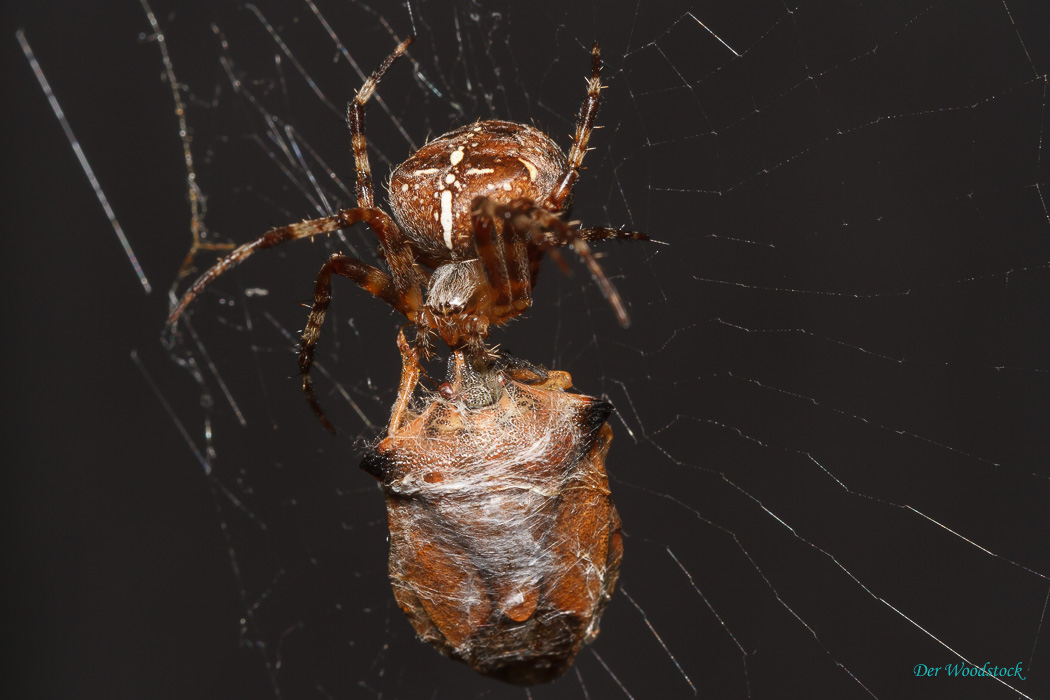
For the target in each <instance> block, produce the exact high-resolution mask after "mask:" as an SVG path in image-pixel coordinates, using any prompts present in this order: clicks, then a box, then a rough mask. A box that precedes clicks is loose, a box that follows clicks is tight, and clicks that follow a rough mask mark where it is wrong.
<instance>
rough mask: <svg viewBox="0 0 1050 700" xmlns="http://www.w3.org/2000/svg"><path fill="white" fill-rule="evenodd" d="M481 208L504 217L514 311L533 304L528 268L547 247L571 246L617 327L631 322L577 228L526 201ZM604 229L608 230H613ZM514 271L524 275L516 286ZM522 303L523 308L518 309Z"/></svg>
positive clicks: (617, 295) (495, 204)
mask: <svg viewBox="0 0 1050 700" xmlns="http://www.w3.org/2000/svg"><path fill="white" fill-rule="evenodd" d="M480 206H482V207H485V208H487V209H488V210H489V211H491V212H492V213H493V216H494V217H495V216H501V217H503V219H504V230H503V235H504V239H505V240H508V241H514V243H515V247H514V249H513V253H512V254H509V255H508V256H507V269H508V271H509V272H511V291H512V296H513V297H514V300H513V304H514V306H515V308H518V309H519V311H523V310H524V309H526V308H528V306H529V305H530V304H531V303H532V282H531V273H530V269H531V267H532V266H536V265H539V262H540V259H541V258H542V257H543V253H544V252H545V251H546V250H548V249H550V248H555V247H559V246H572V248H573V250H575V251H576V254H577V255H579V256H580V259H581V260H583V263H584V264H585V265H586V266H587V269H588V270H590V273H591V277H593V278H594V281H595V282H597V284H598V288H599V289H601V292H602V295H603V296H604V297H605V298H606V300H607V301H608V302H609V304H610V305H611V306H612V307H613V311H614V312H615V313H616V319H617V320H618V321H619V322H620V325H621V326H623V327H624V328H626V327H628V326H629V325H630V323H631V320H630V317H629V316H628V315H627V309H626V308H624V305H623V300H622V299H621V298H620V294H619V292H617V291H616V287H614V286H613V284H612V282H610V281H609V278H608V277H606V276H605V273H604V272H603V271H602V266H601V265H599V264H598V260H597V258H595V257H594V253H592V252H591V248H590V246H589V245H587V241H586V240H584V238H583V236H582V235H581V233H580V231H579V229H576V228H574V227H572V226H570V225H569V224H567V223H565V222H564V221H562V220H561V219H559V218H558V216H557V215H556V214H553V213H551V212H550V211H548V210H547V209H545V208H543V207H539V206H536V204H535V203H534V202H531V201H529V200H527V199H515V200H514V201H513V202H511V203H510V204H506V205H503V204H497V203H495V202H490V203H484V202H482V203H480ZM592 230H597V229H592ZM606 230H610V231H611V230H612V229H606ZM638 235H641V234H638ZM517 270H520V271H522V272H523V276H522V277H520V278H519V279H518V284H515V276H514V271H517ZM521 304H523V305H522V306H520V308H519V305H521Z"/></svg>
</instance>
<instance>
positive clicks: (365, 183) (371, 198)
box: [346, 36, 416, 207]
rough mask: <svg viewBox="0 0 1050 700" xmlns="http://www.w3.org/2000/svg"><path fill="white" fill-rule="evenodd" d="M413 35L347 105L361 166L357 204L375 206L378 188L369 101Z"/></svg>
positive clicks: (356, 161)
mask: <svg viewBox="0 0 1050 700" xmlns="http://www.w3.org/2000/svg"><path fill="white" fill-rule="evenodd" d="M415 40H416V38H415V37H414V36H410V37H408V38H407V39H405V40H404V41H402V42H401V43H400V44H398V45H397V48H396V49H394V51H393V53H391V54H390V55H389V56H387V57H386V60H384V61H383V62H382V63H381V64H380V65H379V67H378V68H376V69H375V72H374V73H372V75H371V76H369V78H368V80H366V81H365V84H364V85H362V86H361V89H360V90H358V91H357V94H356V95H355V96H354V101H353V102H351V103H350V104H348V105H347V106H346V121H347V123H348V124H349V125H350V143H351V145H352V146H353V147H354V168H355V169H356V170H357V206H359V207H374V206H375V190H374V188H373V187H372V167H371V166H370V165H369V164H368V143H367V142H366V141H365V103H366V102H368V98H370V97H371V96H372V93H373V92H375V89H376V86H377V85H379V81H380V79H381V78H382V77H383V74H384V73H386V71H387V68H389V67H390V66H391V64H392V63H393V62H394V61H396V60H397V59H398V58H399V57H400V56H401V54H403V53H404V52H405V49H407V48H408V46H409V44H411V43H412V42H413V41H415Z"/></svg>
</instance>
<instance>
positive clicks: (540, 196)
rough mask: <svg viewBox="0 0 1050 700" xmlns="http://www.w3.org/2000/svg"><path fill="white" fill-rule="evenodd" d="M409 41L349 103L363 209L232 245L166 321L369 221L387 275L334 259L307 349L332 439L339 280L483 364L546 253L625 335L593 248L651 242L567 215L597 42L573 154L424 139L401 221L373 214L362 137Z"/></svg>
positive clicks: (543, 139)
mask: <svg viewBox="0 0 1050 700" xmlns="http://www.w3.org/2000/svg"><path fill="white" fill-rule="evenodd" d="M413 40H414V37H409V38H407V39H405V40H404V41H402V42H401V43H400V44H399V45H398V46H397V48H396V49H395V50H394V51H393V52H392V53H391V54H390V55H389V56H387V58H386V59H385V60H384V61H383V62H382V64H380V66H379V67H378V68H377V69H376V70H375V72H374V73H372V75H371V76H370V77H369V78H368V80H366V81H365V83H364V85H363V86H362V87H361V89H360V90H359V91H358V92H357V94H356V96H355V97H354V100H353V101H352V102H351V103H350V104H349V106H348V107H347V121H348V122H349V126H350V134H351V142H352V145H353V150H354V164H355V167H356V170H357V183H356V189H357V204H358V206H357V207H355V208H353V209H344V210H342V211H340V212H337V213H335V214H332V215H331V216H325V217H321V218H318V219H312V220H309V221H302V222H300V223H297V224H291V225H288V226H282V227H279V228H275V229H272V230H270V231H269V232H267V233H265V234H263V235H262V236H260V237H259V238H257V239H255V240H254V241H251V242H249V243H246V244H244V245H242V246H240V247H238V248H236V249H235V250H233V251H232V252H231V253H229V254H228V255H227V256H226V257H225V258H223V259H222V260H220V261H219V262H218V263H216V264H215V265H214V266H213V267H212V268H211V269H210V270H208V271H207V272H205V273H204V274H203V275H201V276H200V278H198V279H197V281H196V282H194V283H193V285H192V286H191V287H190V288H189V290H188V291H187V292H186V293H185V295H184V296H183V297H182V299H181V300H180V301H179V303H178V304H177V305H176V306H175V308H174V310H173V311H172V312H171V315H170V316H169V317H168V321H167V326H168V327H169V328H170V327H171V326H173V324H174V323H175V322H176V321H177V320H178V318H179V316H181V315H182V313H183V311H185V309H186V307H187V306H188V305H189V304H190V302H192V301H193V299H194V298H195V297H196V296H197V295H198V294H200V292H201V290H203V289H204V287H206V286H207V285H208V284H209V283H210V282H211V281H212V280H214V279H215V278H216V277H218V276H219V275H221V274H222V273H224V272H226V271H227V270H229V269H230V268H231V267H233V266H235V265H238V264H239V263H241V262H243V261H244V260H245V259H246V258H248V257H249V256H250V255H252V254H253V253H254V252H256V251H257V250H263V249H265V248H271V247H273V246H275V245H278V244H281V243H285V242H287V241H292V240H296V239H300V238H311V237H313V236H317V235H320V234H328V233H332V232H335V231H338V230H340V229H344V228H348V227H350V226H352V225H353V224H356V223H358V222H364V223H366V224H367V225H368V226H369V227H370V228H371V229H372V231H373V232H374V233H375V234H376V236H377V238H378V239H379V249H380V253H381V255H382V257H383V258H384V260H385V262H386V264H387V267H388V268H389V270H390V272H389V274H388V273H386V272H384V271H382V270H380V269H377V268H376V267H373V266H371V265H368V264H366V263H364V262H362V261H360V260H357V259H355V258H353V257H350V256H348V255H344V254H342V253H337V254H335V255H332V256H331V257H330V258H329V259H328V261H327V262H325V264H324V265H323V266H322V267H321V270H320V272H319V273H318V276H317V280H316V283H315V289H314V300H313V307H312V309H311V311H310V316H309V318H308V320H307V324H306V328H305V330H304V331H303V335H302V342H301V345H300V350H299V372H300V375H301V377H302V384H303V391H304V393H305V394H306V397H307V399H308V400H309V402H310V405H311V407H312V408H313V410H314V413H315V414H316V415H317V417H318V418H319V419H320V420H321V422H322V424H324V426H325V428H327V429H328V430H329V431H331V432H333V433H334V432H335V429H334V427H333V426H332V424H331V423H330V422H329V421H328V419H327V418H326V417H325V415H324V412H323V411H322V410H321V407H320V404H319V403H318V401H317V399H316V397H315V396H314V392H313V387H312V383H311V380H310V367H311V365H312V364H313V357H314V348H315V346H316V345H317V340H318V337H319V336H320V332H321V327H322V325H323V324H324V319H325V314H326V312H327V310H328V305H329V303H330V301H331V298H332V292H331V285H332V282H331V279H332V275H333V274H335V275H339V276H341V277H346V278H347V279H350V280H352V281H353V282H355V283H357V284H358V285H359V286H361V287H362V288H364V289H365V290H366V291H368V292H370V293H371V294H373V295H374V296H376V297H378V298H380V299H382V300H383V301H385V302H387V303H388V304H390V305H391V306H392V307H394V308H395V309H397V310H398V311H399V312H401V313H402V314H404V315H405V317H406V318H407V319H408V320H409V321H410V322H411V323H413V324H415V325H416V327H417V329H418V331H419V332H418V334H417V341H416V342H417V344H419V345H420V346H421V347H422V348H423V350H424V354H426V353H427V350H426V349H427V337H428V335H429V334H430V333H436V334H437V335H439V336H440V337H441V338H442V339H443V340H444V341H445V343H446V344H447V345H448V346H449V348H450V349H452V350H459V349H464V350H465V351H466V352H467V353H469V354H470V355H472V356H482V355H490V354H491V353H490V351H488V350H487V349H486V347H485V339H486V338H487V336H488V333H489V330H490V328H492V327H493V326H499V325H502V324H504V323H506V322H508V321H510V320H511V319H513V318H515V317H517V316H518V315H520V314H521V313H523V312H524V311H525V310H526V309H528V308H529V306H531V304H532V288H533V287H534V286H535V285H536V281H537V276H538V273H539V268H540V263H541V262H542V260H543V257H544V254H545V253H546V252H547V251H548V250H551V249H553V248H557V247H559V246H571V247H572V248H573V249H574V250H575V251H576V253H577V254H578V255H579V256H580V258H581V259H582V260H583V262H584V263H585V265H586V266H587V268H588V269H589V270H590V272H591V275H592V277H593V278H594V279H595V281H596V282H597V283H598V285H599V288H600V289H601V291H602V294H603V295H604V296H605V298H606V299H607V300H608V301H609V303H610V304H611V305H612V308H613V310H614V312H615V314H616V317H617V319H618V320H619V322H620V323H621V324H622V325H623V326H625V327H626V326H627V325H628V324H629V320H628V315H627V311H626V309H625V308H624V305H623V302H622V301H621V299H620V296H619V294H618V293H617V292H616V289H615V288H614V287H613V285H612V283H611V282H610V281H609V280H608V278H606V276H605V274H604V273H603V272H602V269H601V266H600V265H599V264H598V261H597V259H596V258H595V256H594V254H593V253H592V252H591V250H590V247H589V246H588V241H600V240H608V239H634V240H650V239H649V237H648V236H646V235H645V234H641V233H636V232H633V231H621V230H616V229H608V228H579V227H578V225H574V224H571V223H566V222H564V221H563V220H562V219H561V218H559V213H561V212H563V211H565V210H566V209H567V208H568V207H569V205H570V204H571V202H572V198H573V190H574V187H575V185H576V181H577V179H578V178H579V171H580V166H581V165H582V163H583V158H584V155H585V154H586V152H587V143H588V141H589V139H590V136H591V132H592V130H593V129H594V120H595V116H596V114H597V111H598V103H599V99H600V93H601V90H602V84H601V69H602V61H601V52H600V51H599V48H598V44H597V43H595V44H594V46H593V48H592V51H591V76H590V78H589V80H588V81H587V94H586V97H585V98H584V101H583V106H582V108H581V110H580V114H579V117H578V119H577V123H576V132H575V134H574V136H573V142H572V148H571V149H570V150H569V155H568V157H567V158H566V156H565V155H564V154H563V152H562V151H561V149H560V148H559V147H558V145H557V144H556V143H554V141H552V140H551V139H550V138H549V137H548V136H547V135H546V134H544V133H542V132H541V131H539V130H537V129H535V128H533V127H531V126H527V125H524V124H517V123H513V122H507V121H498V120H489V121H477V122H475V123H473V124H468V125H467V126H463V127H460V128H459V129H456V130H454V131H451V132H449V133H447V134H444V135H443V136H441V137H439V138H437V139H435V140H433V141H431V142H429V143H427V144H426V145H424V146H423V147H422V148H420V149H419V150H417V151H416V152H415V153H413V154H412V155H411V156H409V158H408V160H406V161H405V162H404V163H402V164H401V165H399V166H397V167H396V168H395V169H394V171H393V173H392V174H391V177H390V181H389V203H390V209H391V210H392V212H393V215H392V216H391V215H390V214H387V213H386V212H384V211H383V210H382V209H379V208H378V207H376V205H375V193H374V188H373V185H372V172H371V167H370V166H369V162H368V151H367V143H366V141H365V132H364V113H365V112H364V110H365V105H366V103H367V102H368V100H369V98H370V97H371V96H372V94H373V93H374V92H375V90H376V87H377V85H378V84H379V81H380V79H381V78H382V77H383V75H384V73H386V71H387V69H388V68H390V66H391V65H392V64H393V63H394V61H396V60H397V59H398V58H399V57H400V56H401V55H402V54H403V53H404V52H405V50H406V49H407V48H408V46H409V45H410V44H411V43H412V42H413ZM423 285H426V288H427V293H426V298H425V299H424V297H423V295H422V293H421V291H420V288H421V286H423Z"/></svg>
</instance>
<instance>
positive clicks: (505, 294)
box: [471, 197, 532, 323]
mask: <svg viewBox="0 0 1050 700" xmlns="http://www.w3.org/2000/svg"><path fill="white" fill-rule="evenodd" d="M522 201H528V200H522ZM528 204H529V205H530V206H531V205H532V202H528ZM514 217H517V218H518V219H521V221H519V222H518V225H519V226H524V227H525V228H526V229H528V227H529V226H530V221H529V220H528V219H527V217H526V216H525V215H523V214H522V213H521V212H520V211H518V210H516V209H512V208H509V207H507V206H504V205H502V204H498V203H497V202H495V201H493V200H491V199H489V198H488V197H478V198H476V199H475V200H474V202H473V206H472V211H471V221H472V222H473V226H474V239H475V245H476V249H477V253H478V257H479V258H480V259H481V261H482V264H483V265H484V266H485V274H486V275H487V276H488V278H489V283H490V284H491V285H492V288H493V289H494V290H495V291H496V302H495V303H494V305H493V306H494V308H493V312H494V314H495V316H496V319H497V321H496V322H497V323H502V322H503V321H504V320H506V319H507V318H510V317H512V316H516V315H517V314H519V313H521V312H522V311H524V310H525V309H527V308H529V306H531V305H532V279H531V272H530V267H529V252H528V246H527V245H526V238H525V237H524V236H522V235H521V234H515V233H514V231H513V224H511V219H513V218H514ZM497 220H498V221H499V222H500V225H495V222H496V221H497Z"/></svg>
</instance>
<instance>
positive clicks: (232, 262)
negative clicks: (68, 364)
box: [167, 207, 423, 327]
mask: <svg viewBox="0 0 1050 700" xmlns="http://www.w3.org/2000/svg"><path fill="white" fill-rule="evenodd" d="M360 221H363V222H365V223H366V224H368V226H369V227H370V228H371V229H372V231H373V232H375V234H376V236H377V237H378V238H379V242H380V244H381V252H382V255H383V257H384V259H385V260H386V263H387V265H388V266H389V267H390V273H391V277H392V278H393V281H394V288H395V289H396V290H397V295H398V296H399V297H405V298H407V299H409V301H408V302H407V303H406V305H408V306H414V307H415V308H418V307H420V306H422V303H423V302H422V295H421V293H420V291H419V278H418V275H417V274H416V271H415V268H414V267H413V264H414V263H413V257H412V250H411V249H410V248H409V247H408V244H407V243H406V242H405V237H404V236H403V235H402V233H401V229H399V228H398V227H397V224H396V223H394V220H393V219H391V218H390V217H389V216H388V215H387V214H386V213H384V212H383V211H381V210H379V209H366V208H361V207H358V208H356V209H344V210H343V211H341V212H338V213H336V214H333V215H331V216H325V217H322V218H320V219H311V220H309V221H301V222H299V223H297V224H290V225H288V226H281V227H279V228H275V229H271V230H270V231H268V232H267V233H264V234H263V235H261V236H259V237H258V238H256V239H255V240H254V241H250V242H248V243H245V244H244V245H242V246H239V247H238V248H236V249H234V250H233V252H231V253H230V254H229V255H227V256H226V257H225V258H223V259H222V260H220V261H219V262H217V263H215V265H213V266H212V268H211V269H210V270H208V271H207V272H205V273H204V274H203V275H201V276H200V277H198V278H197V281H196V282H194V283H193V286H191V287H190V288H189V289H188V290H187V291H186V293H185V294H183V296H182V299H181V300H179V303H178V304H177V305H176V306H175V308H174V309H173V310H172V312H171V315H170V316H168V322H167V325H168V326H169V327H170V326H172V325H173V324H174V323H175V322H176V321H178V320H179V316H181V315H182V313H183V311H185V310H186V307H187V306H189V304H190V302H192V301H193V300H194V299H195V298H196V297H197V295H198V294H200V293H201V291H202V290H203V289H204V288H205V287H207V286H208V285H209V284H210V283H211V282H212V280H214V279H215V278H216V277H218V276H219V275H221V274H222V273H224V272H226V271H227V270H229V269H230V268H231V267H235V266H236V265H239V264H240V263H242V262H243V261H244V260H245V259H247V258H248V257H249V256H251V255H252V253H254V252H255V251H257V250H265V249H266V248H272V247H273V246H276V245H280V244H281V243H286V242H288V241H294V240H297V239H300V238H312V237H313V236H318V235H320V234H323V233H333V232H335V231H339V230H340V229H344V228H348V227H350V226H352V225H354V224H356V223H358V222H360Z"/></svg>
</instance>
